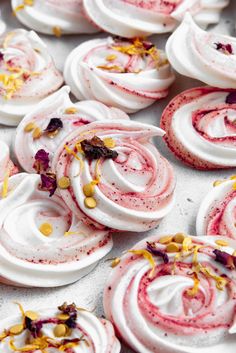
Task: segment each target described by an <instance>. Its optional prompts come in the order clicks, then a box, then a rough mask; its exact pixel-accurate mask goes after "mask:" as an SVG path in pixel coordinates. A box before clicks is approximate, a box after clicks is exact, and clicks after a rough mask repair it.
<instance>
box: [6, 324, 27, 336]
mask: <svg viewBox="0 0 236 353" xmlns="http://www.w3.org/2000/svg"><path fill="white" fill-rule="evenodd" d="M23 330H24V326H23V325H22V324H19V325H14V326H12V327H10V329H9V332H10V333H11V334H12V335H19V334H21V332H23Z"/></svg>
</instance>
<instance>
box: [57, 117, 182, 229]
mask: <svg viewBox="0 0 236 353" xmlns="http://www.w3.org/2000/svg"><path fill="white" fill-rule="evenodd" d="M163 134H164V132H163V131H162V130H161V129H159V128H157V127H154V126H151V125H147V124H142V123H137V122H134V121H129V120H118V121H115V122H109V121H103V122H93V123H90V124H89V125H85V126H82V127H80V128H78V129H77V130H76V131H74V132H73V133H71V135H69V136H67V137H66V139H65V140H64V141H63V143H62V144H61V146H60V147H59V148H58V150H57V152H56V154H55V157H54V160H53V163H52V170H53V171H55V173H56V175H57V180H60V179H61V178H63V177H67V178H69V180H70V187H69V188H68V189H64V190H62V189H61V190H60V194H61V196H62V198H63V199H64V200H65V202H66V204H67V205H68V207H70V208H71V210H72V211H73V212H74V213H75V214H76V212H78V210H81V211H82V212H83V213H84V216H85V218H84V222H88V223H93V224H94V222H97V226H101V225H102V226H106V227H109V228H112V229H116V230H126V231H136V232H142V231H145V230H148V229H150V228H154V227H155V226H156V225H157V224H158V223H159V222H160V220H161V219H162V218H163V217H164V216H166V214H167V213H169V211H170V210H171V208H172V206H173V202H174V199H173V192H174V188H175V180H174V176H173V170H172V167H171V166H170V164H169V163H168V161H167V160H166V159H165V158H163V157H162V156H161V155H160V153H159V152H158V150H157V149H156V147H155V146H154V145H153V144H152V143H150V138H151V137H153V136H162V135H163ZM93 138H95V139H100V142H99V143H100V144H101V143H106V141H107V143H108V146H111V148H112V149H110V150H109V151H110V154H114V155H115V156H114V157H112V158H108V159H107V158H103V157H101V158H99V157H96V156H95V158H99V159H93V160H91V159H89V158H88V157H87V156H86V154H85V153H84V152H83V151H82V150H81V146H82V145H81V144H82V141H83V142H84V141H85V142H86V141H88V143H90V141H93V140H91V139H93ZM91 143H92V142H91ZM92 149H93V148H92ZM95 152H96V149H95ZM117 154H118V156H117ZM86 186H89V188H90V191H91V188H92V191H93V192H92V193H91V195H87V192H85V191H84V188H85V187H86ZM86 196H93V197H92V198H90V197H89V200H88V201H89V203H91V202H92V207H90V206H91V205H86V201H87V198H86ZM91 199H92V200H91ZM94 205H96V206H94ZM86 218H87V219H86Z"/></svg>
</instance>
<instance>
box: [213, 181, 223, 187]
mask: <svg viewBox="0 0 236 353" xmlns="http://www.w3.org/2000/svg"><path fill="white" fill-rule="evenodd" d="M222 183H223V181H222V180H216V181H214V183H213V186H214V187H215V186H218V185H220V184H222Z"/></svg>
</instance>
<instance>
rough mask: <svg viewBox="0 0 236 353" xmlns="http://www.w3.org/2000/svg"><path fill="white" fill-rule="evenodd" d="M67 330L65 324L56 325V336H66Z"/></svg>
mask: <svg viewBox="0 0 236 353" xmlns="http://www.w3.org/2000/svg"><path fill="white" fill-rule="evenodd" d="M66 331H67V328H66V326H65V325H63V324H59V325H56V326H55V327H54V330H53V332H54V335H55V336H56V337H64V336H65V335H66Z"/></svg>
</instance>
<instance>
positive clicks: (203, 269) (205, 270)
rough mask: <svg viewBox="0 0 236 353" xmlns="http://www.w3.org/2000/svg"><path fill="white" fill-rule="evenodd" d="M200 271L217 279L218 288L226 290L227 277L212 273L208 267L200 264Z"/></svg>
mask: <svg viewBox="0 0 236 353" xmlns="http://www.w3.org/2000/svg"><path fill="white" fill-rule="evenodd" d="M200 271H201V272H202V273H204V274H205V275H206V276H208V277H210V278H212V279H214V280H215V281H216V288H217V289H219V290H224V288H225V286H226V285H227V284H228V281H227V279H225V278H223V277H220V276H217V275H214V274H213V273H211V271H210V269H208V268H206V267H203V266H200Z"/></svg>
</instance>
